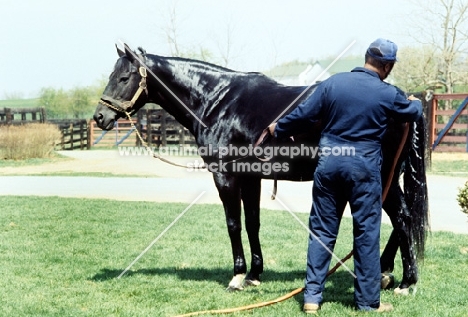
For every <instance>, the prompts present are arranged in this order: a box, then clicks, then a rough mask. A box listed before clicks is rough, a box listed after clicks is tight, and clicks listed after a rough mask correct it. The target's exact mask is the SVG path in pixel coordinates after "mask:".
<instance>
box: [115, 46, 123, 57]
mask: <svg viewBox="0 0 468 317" xmlns="http://www.w3.org/2000/svg"><path fill="white" fill-rule="evenodd" d="M115 48H116V49H117V54H119V57H122V56H125V52H124V51H122V50H121V49H120V47H118V46H117V44H115Z"/></svg>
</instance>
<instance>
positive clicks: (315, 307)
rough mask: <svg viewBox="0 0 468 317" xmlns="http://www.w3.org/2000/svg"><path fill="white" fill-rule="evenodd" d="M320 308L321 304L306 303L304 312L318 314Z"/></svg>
mask: <svg viewBox="0 0 468 317" xmlns="http://www.w3.org/2000/svg"><path fill="white" fill-rule="evenodd" d="M319 309H320V305H319V304H304V313H306V314H316V313H317V312H318V311H319Z"/></svg>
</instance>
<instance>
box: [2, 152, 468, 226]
mask: <svg viewBox="0 0 468 317" xmlns="http://www.w3.org/2000/svg"><path fill="white" fill-rule="evenodd" d="M63 154H64V155H67V156H70V157H72V158H74V159H73V160H69V161H67V162H58V163H53V164H46V165H41V166H35V167H28V168H1V169H0V175H2V176H0V195H25V196H29V195H36V196H60V197H83V198H106V199H113V200H127V201H156V202H185V203H187V204H189V203H191V202H192V201H193V200H194V199H195V198H196V197H197V196H198V195H200V193H202V192H203V191H205V192H206V193H205V194H204V195H203V196H202V197H201V198H200V200H199V201H198V203H214V204H220V200H219V197H218V193H217V191H216V188H215V186H214V183H213V180H212V177H211V174H210V173H207V172H200V171H199V172H189V171H187V170H185V169H183V168H179V167H174V166H170V165H167V164H166V163H163V162H160V161H158V160H155V159H153V158H150V157H144V156H140V157H126V156H120V155H119V154H118V152H117V151H75V152H63ZM175 160H176V161H178V162H179V163H186V162H187V161H192V162H193V161H195V160H197V158H175ZM67 171H68V172H70V171H81V172H112V171H118V172H119V173H123V172H126V173H128V174H131V175H141V176H143V175H144V176H146V177H79V176H72V177H66V176H21V175H20V176H17V174H29V175H31V174H33V175H34V174H37V173H43V172H62V173H66V172H67ZM11 174H14V175H15V176H10V175H11ZM465 181H466V178H463V177H447V176H436V175H429V176H428V188H429V207H430V212H431V228H432V230H433V231H437V230H444V231H452V232H456V233H465V234H468V216H467V215H465V214H463V213H462V212H461V211H460V208H459V206H458V204H457V201H456V195H457V193H458V188H459V187H461V186H463V184H464V183H465ZM311 186H312V183H311V182H305V183H297V182H279V183H278V200H274V201H272V200H271V199H270V196H271V190H272V188H273V182H272V181H269V180H263V181H262V196H261V199H262V204H261V206H262V207H263V208H267V209H273V210H285V206H286V207H287V208H288V209H290V210H292V211H297V212H309V210H310V205H311ZM116 203H117V202H116ZM345 215H346V216H350V214H349V210H347V211H346V213H345ZM383 221H384V222H386V223H389V220H388V218H387V217H386V215H385V216H384V218H383Z"/></svg>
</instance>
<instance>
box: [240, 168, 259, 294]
mask: <svg viewBox="0 0 468 317" xmlns="http://www.w3.org/2000/svg"><path fill="white" fill-rule="evenodd" d="M260 190H261V179H260V178H259V177H247V176H246V177H243V178H242V180H241V197H242V202H243V203H244V213H245V229H246V230H247V235H248V237H249V244H250V253H251V256H252V262H251V267H250V271H249V273H248V274H247V277H246V278H245V285H253V286H258V285H260V274H262V273H263V255H262V248H261V245H260V237H259V232H260Z"/></svg>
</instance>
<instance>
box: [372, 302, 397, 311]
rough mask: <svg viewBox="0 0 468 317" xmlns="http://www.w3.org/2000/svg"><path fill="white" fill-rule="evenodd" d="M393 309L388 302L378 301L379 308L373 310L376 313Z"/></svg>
mask: <svg viewBox="0 0 468 317" xmlns="http://www.w3.org/2000/svg"><path fill="white" fill-rule="evenodd" d="M392 310H393V305H392V304H390V303H380V306H379V308H377V309H376V310H374V311H375V312H376V313H386V312H390V311H392Z"/></svg>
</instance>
